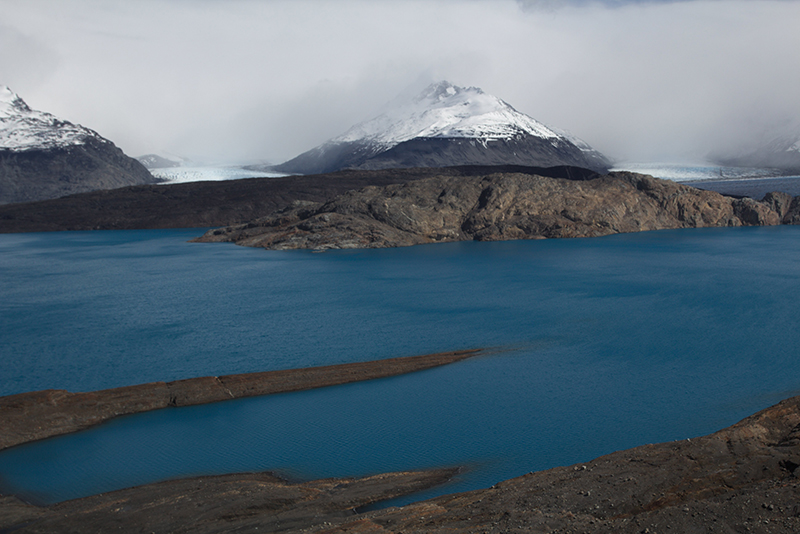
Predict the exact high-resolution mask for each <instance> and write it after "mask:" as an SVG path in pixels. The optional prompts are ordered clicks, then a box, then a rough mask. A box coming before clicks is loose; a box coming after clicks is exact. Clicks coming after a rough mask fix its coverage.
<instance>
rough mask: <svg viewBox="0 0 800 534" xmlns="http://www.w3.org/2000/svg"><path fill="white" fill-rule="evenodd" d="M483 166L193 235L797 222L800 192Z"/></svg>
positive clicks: (265, 237)
mask: <svg viewBox="0 0 800 534" xmlns="http://www.w3.org/2000/svg"><path fill="white" fill-rule="evenodd" d="M486 171H488V172H484V173H476V174H474V175H471V176H452V175H445V174H442V175H438V176H433V177H429V178H423V179H419V180H415V181H411V182H407V183H403V184H392V185H387V186H383V187H365V188H363V189H361V190H358V191H349V192H347V193H344V194H342V195H339V196H337V197H335V198H333V199H331V200H329V201H328V202H324V203H320V202H295V203H293V204H292V205H290V206H288V207H286V208H284V209H283V210H280V211H278V212H276V213H273V214H272V215H269V216H267V217H262V218H259V219H256V220H253V221H251V222H248V223H246V224H240V225H234V226H228V227H225V228H219V229H215V230H210V231H208V232H207V233H206V234H205V235H204V236H202V237H201V238H199V239H197V240H196V241H199V242H222V241H227V242H234V243H237V244H239V245H244V246H251V247H264V248H268V249H278V250H282V249H313V250H325V249H343V248H381V247H399V246H409V245H418V244H424V243H443V242H452V241H464V240H477V241H499V240H509V239H541V238H563V237H595V236H603V235H609V234H615V233H623V232H638V231H644V230H662V229H674V228H698V227H715V226H716V227H720V226H722V227H724V226H748V225H752V226H757V225H777V224H796V223H797V222H798V221H800V201H799V200H798V198H796V197H794V198H793V197H791V196H790V195H788V194H785V193H770V194H768V195H767V196H766V197H765V198H764V199H763V200H762V201H756V200H753V199H751V198H733V197H727V196H723V195H720V194H719V193H716V192H713V191H703V190H700V189H695V188H693V187H690V186H687V185H681V184H678V183H675V182H672V181H668V180H660V179H657V178H653V177H652V176H647V175H641V174H635V173H630V172H614V173H610V174H606V175H601V174H597V173H593V172H591V171H587V170H585V169H577V168H570V167H555V168H551V169H546V170H543V169H535V168H524V167H523V168H517V169H512V170H510V172H508V171H507V172H503V170H502V169H497V170H496V172H493V169H491V168H488V169H486Z"/></svg>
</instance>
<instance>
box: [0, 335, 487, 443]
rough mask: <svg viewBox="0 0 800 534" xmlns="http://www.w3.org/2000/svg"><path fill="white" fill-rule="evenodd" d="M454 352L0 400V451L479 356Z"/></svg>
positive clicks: (45, 392)
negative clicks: (145, 416) (129, 420)
mask: <svg viewBox="0 0 800 534" xmlns="http://www.w3.org/2000/svg"><path fill="white" fill-rule="evenodd" d="M484 352H485V351H484V350H483V349H470V350H460V351H453V352H443V353H436V354H426V355H422V356H407V357H400V358H389V359H385V360H375V361H369V362H355V363H346V364H340V365H328V366H322V367H310V368H305V369H288V370H281V371H266V372H261V373H245V374H234V375H227V376H206V377H199V378H189V379H186V380H176V381H174V382H152V383H149V384H140V385H135V386H126V387H120V388H113V389H106V390H101V391H94V392H87V393H71V392H69V391H65V390H55V389H48V390H43V391H33V392H30V393H19V394H16V395H9V396H6V397H0V427H2V428H3V433H2V434H1V435H0V450H3V449H7V448H9V447H13V446H15V445H21V444H23V443H28V442H31V441H36V440H40V439H45V438H49V437H53V436H58V435H61V434H68V433H70V432H76V431H78V430H83V429H85V428H89V427H91V426H94V425H97V424H100V423H102V422H104V421H107V420H109V419H112V418H114V417H118V416H121V415H129V414H134V413H140V412H147V411H151V410H158V409H162V408H168V407H177V406H191V405H196V404H207V403H210V402H219V401H224V400H231V399H239V398H245V397H254V396H259V395H272V394H276V393H289V392H293V391H303V390H308V389H315V388H322V387H327V386H335V385H339V384H348V383H351V382H359V381H363V380H373V379H376V378H387V377H391V376H397V375H401V374H405V373H412V372H415V371H421V370H424V369H430V368H432V367H438V366H440V365H446V364H449V363H454V362H457V361H460V360H464V359H466V358H470V357H473V356H477V355H478V354H481V353H484Z"/></svg>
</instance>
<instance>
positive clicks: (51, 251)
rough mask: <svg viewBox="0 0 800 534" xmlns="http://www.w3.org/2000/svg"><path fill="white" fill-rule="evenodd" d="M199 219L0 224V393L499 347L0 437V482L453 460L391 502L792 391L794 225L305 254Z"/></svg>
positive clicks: (300, 475)
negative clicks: (156, 225)
mask: <svg viewBox="0 0 800 534" xmlns="http://www.w3.org/2000/svg"><path fill="white" fill-rule="evenodd" d="M200 233H202V231H200V230H151V231H113V232H112V231H103V232H100V231H98V232H67V233H41V234H17V235H2V236H0V340H1V343H2V344H1V345H0V351H2V357H0V377H1V380H0V394H2V395H9V394H14V393H19V392H25V391H32V390H39V389H46V388H59V389H67V390H70V391H91V390H97V389H103V388H110V387H116V386H123V385H130V384H138V383H144V382H152V381H159V380H165V381H168V380H175V379H181V378H189V377H195V376H208V375H222V374H231V373H243V372H250V371H265V370H273V369H287V368H298V367H308V366H315V365H326V364H334V363H343V362H350V361H365V360H374V359H381V358H389V357H395V356H407V355H416V354H426V353H432V352H440V351H449V350H455V349H465V348H478V347H491V348H494V349H498V351H497V352H495V353H492V354H489V355H486V356H481V357H476V358H473V359H469V360H466V361H463V362H460V363H456V364H453V365H448V366H444V367H440V368H436V369H432V370H428V371H423V372H419V373H414V374H409V375H404V376H398V377H394V378H389V379H382V380H376V381H372V382H362V383H357V384H350V385H345V386H337V387H330V388H325V389H318V390H312V391H306V392H300V393H291V394H282V395H275V396H268V397H261V398H250V399H242V400H236V401H228V402H222V403H217V404H208V405H203V406H194V407H187V408H171V409H165V410H160V411H156V412H150V413H144V414H138V415H134V416H127V417H121V418H118V419H115V420H113V421H111V422H109V423H107V424H104V425H101V426H99V427H95V428H93V429H90V430H87V431H83V432H79V433H75V434H71V435H67V436H61V437H58V438H53V439H49V440H44V441H41V442H36V443H30V444H27V445H24V446H19V447H15V448H12V449H9V450H6V451H3V452H0V491H1V492H11V493H16V494H17V495H20V496H22V497H24V498H26V499H28V500H30V501H32V502H37V503H52V502H56V501H61V500H65V499H71V498H75V497H81V496H85V495H89V494H93V493H99V492H107V491H110V490H114V489H118V488H123V487H127V486H132V485H138V484H143V483H148V482H153V481H156V480H162V479H167V478H174V477H183V476H190V475H200V474H217V473H227V472H238V471H255V470H268V471H275V472H277V473H279V474H282V475H284V476H287V477H291V478H295V479H310V478H320V477H332V476H358V475H364V474H371V473H377V472H385V471H394V470H409V469H419V468H427V467H438V466H463V468H464V469H463V471H462V472H461V474H460V475H459V476H458V477H457V478H456V479H455V480H454V481H453V482H452V483H450V484H449V485H447V486H445V487H441V488H436V489H434V490H432V491H429V492H426V493H423V494H417V495H414V496H412V497H409V498H407V499H405V500H404V501H403V500H401V501H397V502H408V501H409V500H415V499H420V498H425V497H430V496H432V495H437V494H441V493H450V492H454V491H462V490H467V489H472V488H478V487H486V486H490V485H492V484H494V483H496V482H498V481H500V480H503V479H506V478H510V477H512V476H516V475H521V474H524V473H527V472H529V471H534V470H540V469H546V468H549V467H553V466H556V465H569V464H573V463H577V462H583V461H587V460H590V459H592V458H595V457H597V456H599V455H602V454H605V453H609V452H612V451H615V450H619V449H625V448H629V447H633V446H636V445H641V444H644V443H652V442H661V441H669V440H677V439H686V438H690V437H694V436H698V435H703V434H707V433H710V432H713V431H715V430H718V429H720V428H723V427H725V426H728V425H730V424H732V423H734V422H736V421H738V420H740V419H741V418H743V417H745V416H747V415H750V414H752V413H754V412H756V411H757V410H759V409H762V408H765V407H767V406H770V405H771V404H774V403H775V402H777V401H779V400H781V399H783V398H786V397H789V396H792V395H795V394H798V392H799V390H800V357H799V356H800V227H772V228H729V229H697V230H677V231H660V232H645V233H639V234H627V235H616V236H610V237H604V238H594V239H573V240H567V239H565V240H544V241H516V242H498V243H474V242H467V243H452V244H439V245H426V246H417V247H410V248H400V249H385V250H355V251H333V252H326V253H323V254H314V253H310V252H305V251H292V252H277V251H264V250H260V249H249V248H242V247H237V246H235V245H230V244H192V243H187V242H186V241H187V240H188V239H190V238H191V237H194V236H196V235H199V234H200Z"/></svg>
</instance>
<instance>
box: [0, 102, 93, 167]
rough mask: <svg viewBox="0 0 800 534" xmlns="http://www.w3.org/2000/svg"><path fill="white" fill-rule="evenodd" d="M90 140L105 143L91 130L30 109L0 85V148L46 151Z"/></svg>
mask: <svg viewBox="0 0 800 534" xmlns="http://www.w3.org/2000/svg"><path fill="white" fill-rule="evenodd" d="M89 139H92V140H95V141H97V142H100V143H104V142H108V141H106V140H105V139H103V138H102V137H100V135H98V134H97V132H95V131H94V130H90V129H89V128H84V127H83V126H81V125H79V124H72V123H71V122H67V121H64V120H61V119H59V118H58V117H55V116H53V115H51V114H50V113H45V112H43V111H36V110H33V109H31V108H29V107H28V105H27V104H26V103H25V102H24V101H23V100H22V99H21V98H20V97H19V95H17V94H16V93H14V92H13V91H11V89H9V88H8V87H6V86H0V149H6V150H15V151H22V150H47V149H50V148H60V147H66V146H71V145H81V144H84V143H86V142H87V141H88V140H89Z"/></svg>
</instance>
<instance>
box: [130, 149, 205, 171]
mask: <svg viewBox="0 0 800 534" xmlns="http://www.w3.org/2000/svg"><path fill="white" fill-rule="evenodd" d="M136 159H137V160H139V163H141V164H142V165H144V166H145V167H147V168H148V169H149V170H152V169H172V168H175V167H191V166H192V162H191V161H190V160H188V159H186V158H183V157H181V156H176V155H174V154H166V153H164V154H145V155H144V156H139V157H137V158H136Z"/></svg>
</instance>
